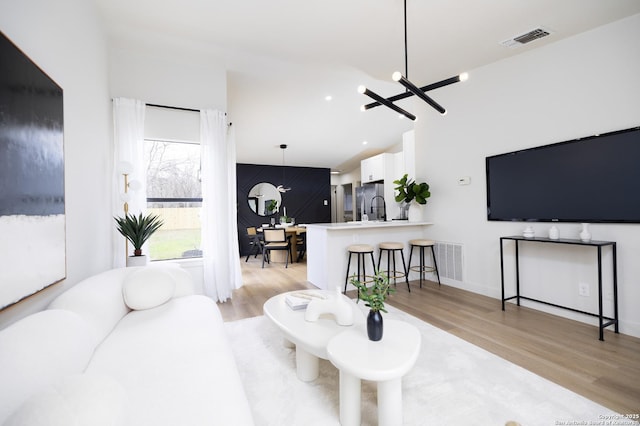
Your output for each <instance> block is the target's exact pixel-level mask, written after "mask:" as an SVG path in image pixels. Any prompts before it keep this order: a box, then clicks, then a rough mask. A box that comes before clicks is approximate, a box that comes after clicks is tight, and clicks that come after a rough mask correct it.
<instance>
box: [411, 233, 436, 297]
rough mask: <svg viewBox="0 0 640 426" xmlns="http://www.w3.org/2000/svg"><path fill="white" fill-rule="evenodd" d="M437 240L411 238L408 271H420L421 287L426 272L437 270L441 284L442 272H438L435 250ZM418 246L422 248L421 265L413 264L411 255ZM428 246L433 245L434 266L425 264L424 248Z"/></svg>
mask: <svg viewBox="0 0 640 426" xmlns="http://www.w3.org/2000/svg"><path fill="white" fill-rule="evenodd" d="M435 244H436V243H435V241H432V240H423V239H417V240H410V241H409V245H410V246H411V251H410V252H409V269H408V270H407V271H415V272H419V273H420V288H422V279H423V277H424V274H425V272H435V273H436V276H437V277H438V285H441V284H440V274H439V273H438V264H437V263H436V253H435V251H434V250H433V246H434V245H435ZM414 247H418V248H419V249H420V266H411V256H412V255H413V248H414ZM427 247H431V257H432V259H433V266H429V265H425V257H424V256H425V255H424V249H425V248H427Z"/></svg>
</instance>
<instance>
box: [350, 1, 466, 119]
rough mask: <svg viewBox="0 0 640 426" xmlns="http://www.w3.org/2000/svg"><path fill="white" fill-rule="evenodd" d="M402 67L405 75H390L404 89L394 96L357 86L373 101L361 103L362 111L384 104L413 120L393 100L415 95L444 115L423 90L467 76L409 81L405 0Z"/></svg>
mask: <svg viewBox="0 0 640 426" xmlns="http://www.w3.org/2000/svg"><path fill="white" fill-rule="evenodd" d="M404 67H405V75H402V73H401V72H400V71H396V72H394V73H393V75H392V76H391V78H392V79H393V81H397V82H399V83H400V84H402V85H403V86H404V87H405V91H404V92H403V93H399V94H397V95H395V96H391V97H388V98H383V97H382V96H380V95H378V94H377V93H375V92H372V91H371V90H369V89H367V88H366V87H365V86H359V87H358V92H359V93H362V94H364V95H367V96H368V97H370V98H371V99H373V100H374V101H375V102H371V103H369V104H366V105H362V107H361V108H360V109H361V110H362V111H366V110H368V109H371V108H374V107H377V106H380V105H384V106H386V107H387V108H390V109H392V110H394V111H396V112H397V113H400V114H402V115H403V116H405V117H407V118H408V119H410V120H412V121H415V120H416V119H417V117H416V116H415V115H413V114H411V113H410V112H408V111H406V110H404V109H402V108H400V107H399V106H398V105H396V104H394V102H396V101H399V100H401V99H405V98H408V97H410V96H414V95H415V96H417V97H419V98H420V99H422V100H423V101H425V102H426V103H427V104H429V105H430V106H431V107H432V108H433V109H435V110H436V111H438V112H439V113H440V114H442V115H445V114H446V113H447V110H446V109H444V107H442V105H440V104H438V103H437V102H436V101H434V100H433V99H431V97H430V96H428V95H427V94H426V93H425V92H428V91H430V90H434V89H437V88H439V87H443V86H448V85H450V84H453V83H457V82H459V81H465V80H467V79H468V77H469V76H468V74H467V73H462V74H460V75H457V76H455V77H451V78H447V79H445V80H442V81H439V82H437V83H433V84H429V85H427V86H423V87H418V86H416V85H415V84H413V83H412V82H411V81H409V65H408V54H407V0H404Z"/></svg>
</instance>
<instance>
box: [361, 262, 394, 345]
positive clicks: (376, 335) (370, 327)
mask: <svg viewBox="0 0 640 426" xmlns="http://www.w3.org/2000/svg"><path fill="white" fill-rule="evenodd" d="M350 283H351V285H353V286H354V287H355V288H356V289H357V290H358V301H360V300H363V301H364V302H365V306H368V307H369V308H370V311H369V315H368V316H367V335H368V336H369V340H372V341H378V340H380V339H382V330H383V322H382V314H380V312H385V313H387V310H386V309H385V307H384V302H385V300H386V299H387V296H388V295H389V294H390V293H392V292H394V291H395V289H394V288H391V287H390V285H389V277H387V274H385V273H384V272H380V271H377V272H376V274H375V275H374V277H373V285H372V286H370V287H367V285H366V283H363V282H361V281H359V280H358V279H357V278H356V277H355V276H353V277H351V281H350Z"/></svg>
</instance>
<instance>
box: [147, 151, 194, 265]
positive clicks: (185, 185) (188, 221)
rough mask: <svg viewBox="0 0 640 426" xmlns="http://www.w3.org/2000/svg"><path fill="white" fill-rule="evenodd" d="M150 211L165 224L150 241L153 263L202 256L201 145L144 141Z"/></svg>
mask: <svg viewBox="0 0 640 426" xmlns="http://www.w3.org/2000/svg"><path fill="white" fill-rule="evenodd" d="M145 162H146V163H145V164H146V165H147V208H148V210H149V212H152V213H155V214H158V215H160V217H162V219H163V220H164V225H163V226H162V228H160V230H159V231H158V232H156V233H155V234H154V235H153V236H152V237H151V239H150V240H149V253H150V255H151V259H152V260H165V259H177V258H188V257H200V256H201V255H202V251H201V249H200V228H201V225H200V212H201V208H202V186H201V184H200V145H199V144H194V143H185V142H168V141H155V140H146V141H145Z"/></svg>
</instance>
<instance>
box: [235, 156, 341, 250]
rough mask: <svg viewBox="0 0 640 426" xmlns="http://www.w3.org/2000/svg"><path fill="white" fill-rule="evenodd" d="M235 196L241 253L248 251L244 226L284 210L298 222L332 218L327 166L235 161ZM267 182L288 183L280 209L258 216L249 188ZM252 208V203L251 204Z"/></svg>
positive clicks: (282, 194)
mask: <svg viewBox="0 0 640 426" xmlns="http://www.w3.org/2000/svg"><path fill="white" fill-rule="evenodd" d="M236 173H237V181H238V188H237V197H238V237H239V242H240V254H241V255H245V256H246V254H247V253H248V251H249V244H248V240H247V238H246V237H245V234H246V229H247V227H250V226H255V227H259V226H261V225H262V224H265V223H269V220H270V219H271V218H272V217H273V218H275V219H276V221H279V218H280V215H282V214H283V213H284V208H286V210H287V216H289V217H293V218H295V221H296V223H297V224H307V223H328V222H331V175H330V170H329V169H325V168H314V167H291V166H269V165H259V164H237V165H236ZM263 182H266V183H270V184H272V185H273V186H274V187H277V186H278V185H283V186H284V187H290V188H291V189H290V190H289V191H287V192H283V193H280V196H281V203H279V204H278V207H279V212H276V213H275V214H273V215H267V216H259V215H258V214H257V213H255V212H254V210H253V209H252V207H251V205H254V206H255V202H256V201H255V200H252V201H251V202H250V201H249V197H248V196H249V192H250V191H251V189H252V188H253V187H254V186H255V185H256V184H259V183H263ZM254 208H255V207H254Z"/></svg>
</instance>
